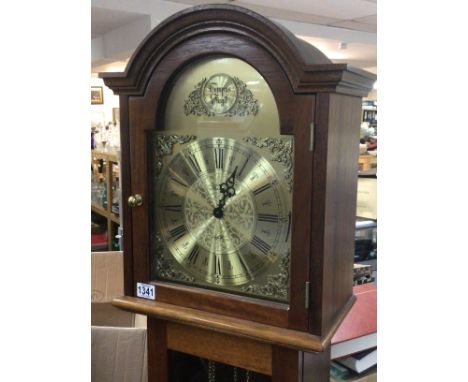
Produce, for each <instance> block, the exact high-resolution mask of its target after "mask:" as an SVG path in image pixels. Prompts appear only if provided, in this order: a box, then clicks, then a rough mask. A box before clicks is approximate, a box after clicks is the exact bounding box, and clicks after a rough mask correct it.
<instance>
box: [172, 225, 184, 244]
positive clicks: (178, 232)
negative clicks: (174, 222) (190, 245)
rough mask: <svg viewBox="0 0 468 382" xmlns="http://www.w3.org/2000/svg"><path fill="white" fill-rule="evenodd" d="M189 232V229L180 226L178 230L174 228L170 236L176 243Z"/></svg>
mask: <svg viewBox="0 0 468 382" xmlns="http://www.w3.org/2000/svg"><path fill="white" fill-rule="evenodd" d="M186 232H187V228H186V227H185V226H184V225H180V226H178V227H176V228H173V229H171V230H170V231H169V234H170V235H171V238H172V239H174V241H176V240H179V239H180V238H181V237H182V236H184V235H185V234H186Z"/></svg>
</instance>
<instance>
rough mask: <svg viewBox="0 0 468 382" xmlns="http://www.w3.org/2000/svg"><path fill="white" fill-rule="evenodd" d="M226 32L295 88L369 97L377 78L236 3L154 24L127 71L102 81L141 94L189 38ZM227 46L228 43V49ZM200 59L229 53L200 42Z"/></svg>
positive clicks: (105, 76) (107, 75)
mask: <svg viewBox="0 0 468 382" xmlns="http://www.w3.org/2000/svg"><path fill="white" fill-rule="evenodd" d="M217 33H223V34H227V35H231V36H236V37H237V40H239V39H238V38H239V37H241V39H245V40H249V41H254V42H255V43H256V44H257V45H258V46H260V47H261V48H263V49H264V50H265V51H267V52H268V53H269V54H270V55H271V56H273V57H274V58H275V60H276V61H277V62H278V63H279V65H280V66H281V68H282V69H283V71H284V73H286V75H287V78H288V80H289V82H290V85H291V87H292V89H293V92H294V93H296V94H301V93H320V92H330V91H331V92H336V93H340V94H349V95H356V96H361V97H362V96H366V95H367V94H368V93H369V91H370V90H371V89H372V85H373V83H374V81H375V76H374V75H370V74H369V73H367V72H365V71H363V70H361V69H357V68H353V67H350V66H349V65H347V64H332V63H331V61H330V60H329V59H328V58H327V57H326V56H325V55H324V54H323V53H322V52H321V51H319V50H318V49H317V48H315V47H314V46H312V45H311V44H309V43H307V42H305V41H303V40H301V39H299V38H297V37H296V36H294V35H293V34H292V33H291V32H290V31H288V30H287V29H285V28H284V27H282V26H281V25H278V24H276V23H274V22H272V21H271V20H269V19H267V18H265V17H264V16H262V15H260V14H258V13H256V12H253V11H250V10H248V9H245V8H241V7H238V6H234V5H227V4H218V5H200V6H196V7H192V8H188V9H185V10H183V11H180V12H178V13H176V14H174V15H172V16H171V17H169V18H168V19H166V20H165V21H163V22H162V23H160V24H159V25H158V26H157V27H155V28H154V29H153V30H152V31H151V32H150V34H149V35H148V36H147V37H146V38H145V39H144V40H143V41H142V42H141V44H140V45H139V46H138V47H137V49H136V50H135V52H134V53H133V55H132V57H131V59H130V61H129V63H128V65H127V68H126V70H125V71H124V72H118V73H101V74H100V77H101V78H103V79H104V83H105V84H106V85H107V86H108V87H110V88H111V89H112V90H113V91H114V92H115V93H116V94H125V95H141V94H143V93H144V91H145V88H146V85H147V83H148V81H149V78H150V76H151V75H152V73H153V71H154V70H155V69H156V70H157V66H158V63H159V62H160V60H161V58H162V57H164V55H165V54H166V53H167V52H168V51H170V50H172V49H174V48H175V47H177V46H178V45H179V44H182V43H184V42H187V40H191V39H196V38H197V37H198V36H201V35H209V34H217ZM228 48H229V47H228V46H226V49H228ZM193 53H194V58H195V56H198V57H201V56H203V55H207V54H217V53H218V54H223V53H226V51H224V50H223V49H222V48H221V47H209V46H201V47H200V50H198V51H196V52H193Z"/></svg>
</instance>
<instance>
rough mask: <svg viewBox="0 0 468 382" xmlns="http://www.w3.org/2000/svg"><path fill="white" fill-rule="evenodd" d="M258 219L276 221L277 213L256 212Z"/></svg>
mask: <svg viewBox="0 0 468 382" xmlns="http://www.w3.org/2000/svg"><path fill="white" fill-rule="evenodd" d="M258 221H261V222H267V223H278V215H271V214H258Z"/></svg>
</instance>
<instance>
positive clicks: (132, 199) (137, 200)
mask: <svg viewBox="0 0 468 382" xmlns="http://www.w3.org/2000/svg"><path fill="white" fill-rule="evenodd" d="M127 202H128V205H129V206H130V207H132V208H134V207H140V206H141V205H142V204H143V196H141V195H140V194H135V195H131V196H129V197H128V201H127Z"/></svg>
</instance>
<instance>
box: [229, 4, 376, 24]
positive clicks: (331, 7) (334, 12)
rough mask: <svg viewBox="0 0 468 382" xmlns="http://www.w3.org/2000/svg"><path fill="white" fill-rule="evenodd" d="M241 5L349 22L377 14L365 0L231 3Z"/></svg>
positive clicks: (372, 5) (374, 5)
mask: <svg viewBox="0 0 468 382" xmlns="http://www.w3.org/2000/svg"><path fill="white" fill-rule="evenodd" d="M242 3H243V4H250V5H257V6H263V7H269V8H277V9H283V10H284V9H289V10H291V11H295V12H301V13H310V14H314V15H319V16H325V17H331V18H335V19H341V20H351V19H355V18H358V17H364V16H369V15H373V14H375V13H376V12H377V4H376V3H373V2H369V1H365V0H346V1H344V0H327V1H323V0H321V1H318V0H288V1H271V0H242V1H234V2H233V4H239V5H242Z"/></svg>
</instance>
